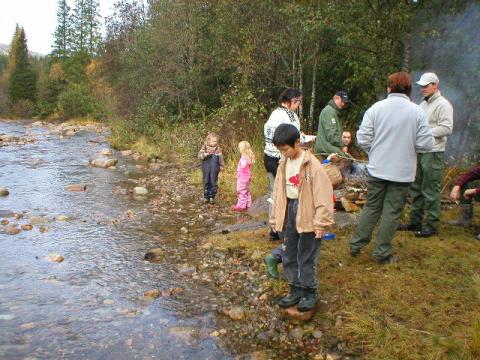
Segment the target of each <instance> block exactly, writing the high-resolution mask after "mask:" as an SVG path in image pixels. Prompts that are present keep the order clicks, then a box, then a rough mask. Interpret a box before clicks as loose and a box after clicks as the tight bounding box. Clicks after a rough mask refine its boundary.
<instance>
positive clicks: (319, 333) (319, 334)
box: [312, 330, 323, 339]
mask: <svg viewBox="0 0 480 360" xmlns="http://www.w3.org/2000/svg"><path fill="white" fill-rule="evenodd" d="M312 335H313V337H314V338H315V339H320V338H321V337H322V336H323V332H321V331H320V330H315V331H314V332H313V333H312Z"/></svg>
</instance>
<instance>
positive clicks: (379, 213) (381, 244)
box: [350, 176, 410, 260]
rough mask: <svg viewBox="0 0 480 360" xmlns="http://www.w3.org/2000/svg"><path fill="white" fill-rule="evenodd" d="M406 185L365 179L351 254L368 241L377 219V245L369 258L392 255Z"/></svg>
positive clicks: (408, 185) (351, 244) (404, 198)
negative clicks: (363, 193) (363, 201)
mask: <svg viewBox="0 0 480 360" xmlns="http://www.w3.org/2000/svg"><path fill="white" fill-rule="evenodd" d="M409 187H410V183H399V182H393V181H388V180H382V179H378V178H375V177H372V176H369V178H368V185H367V202H366V204H365V207H364V208H363V211H362V213H361V215H360V219H359V220H358V224H357V228H356V230H355V233H354V234H353V236H352V238H351V239H350V249H351V251H352V252H357V251H360V249H361V248H363V247H364V246H366V245H367V244H368V243H369V242H370V240H371V239H372V233H373V229H374V228H375V225H377V222H378V220H379V219H380V217H381V220H380V225H379V227H378V234H377V246H376V247H375V251H374V252H373V256H374V257H375V258H376V259H377V260H383V259H387V258H389V257H390V255H392V240H393V236H394V235H395V231H396V230H397V227H398V223H399V221H400V216H401V215H402V210H403V207H404V206H405V200H406V197H407V191H408V189H409Z"/></svg>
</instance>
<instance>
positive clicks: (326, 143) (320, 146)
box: [315, 100, 343, 154]
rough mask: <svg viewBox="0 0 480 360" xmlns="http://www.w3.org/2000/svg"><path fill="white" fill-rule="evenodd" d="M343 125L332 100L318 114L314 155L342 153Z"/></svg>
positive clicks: (338, 110)
mask: <svg viewBox="0 0 480 360" xmlns="http://www.w3.org/2000/svg"><path fill="white" fill-rule="evenodd" d="M342 132H343V125H342V121H341V120H340V109H339V108H338V107H337V106H336V105H335V103H334V102H333V100H330V101H329V102H328V105H327V106H325V108H324V109H323V110H322V112H321V113H320V116H319V117H318V133H317V141H316V142H315V152H316V153H328V154H332V153H337V154H343V153H342V147H343V144H342Z"/></svg>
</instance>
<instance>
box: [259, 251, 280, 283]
mask: <svg viewBox="0 0 480 360" xmlns="http://www.w3.org/2000/svg"><path fill="white" fill-rule="evenodd" d="M263 262H264V263H265V267H266V268H267V275H268V276H270V277H271V278H272V279H278V278H279V277H280V274H279V273H278V269H277V266H278V263H279V261H277V260H276V259H275V258H274V257H273V255H272V254H268V255H267V256H265V258H264V259H263Z"/></svg>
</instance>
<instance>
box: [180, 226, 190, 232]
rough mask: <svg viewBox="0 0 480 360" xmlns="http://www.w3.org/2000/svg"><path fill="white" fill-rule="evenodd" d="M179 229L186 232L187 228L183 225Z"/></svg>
mask: <svg viewBox="0 0 480 360" xmlns="http://www.w3.org/2000/svg"><path fill="white" fill-rule="evenodd" d="M180 231H181V232H183V233H184V234H186V233H188V229H187V228H186V227H185V226H182V228H181V229H180Z"/></svg>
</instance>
